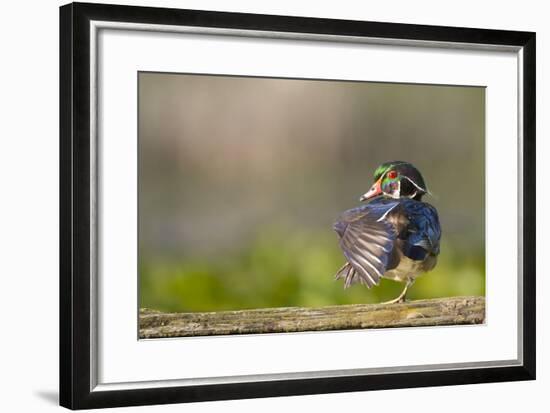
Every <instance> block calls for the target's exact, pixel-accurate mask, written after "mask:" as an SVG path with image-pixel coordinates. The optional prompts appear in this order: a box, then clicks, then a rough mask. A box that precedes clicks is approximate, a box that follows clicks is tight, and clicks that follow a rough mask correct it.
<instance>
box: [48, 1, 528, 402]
mask: <svg viewBox="0 0 550 413" xmlns="http://www.w3.org/2000/svg"><path fill="white" fill-rule="evenodd" d="M92 20H102V21H119V22H132V23H149V24H151V23H152V24H158V25H186V26H200V27H208V28H231V29H244V30H247V29H249V30H262V31H278V32H292V33H310V34H311V33H313V34H327V35H336V36H360V37H375V38H379V39H405V40H426V41H437V42H450V43H471V44H478V45H508V46H516V47H518V48H521V50H522V53H523V59H522V62H523V67H522V68H521V72H522V75H523V102H522V110H523V119H522V128H523V130H522V132H523V137H524V141H523V159H522V165H523V171H521V172H520V173H521V174H522V176H523V190H524V197H523V199H522V203H523V205H522V207H523V208H522V209H523V217H522V224H523V225H522V229H523V234H522V236H523V263H522V265H523V268H522V270H523V279H522V294H523V312H522V320H521V321H522V323H523V337H522V338H521V340H522V348H523V365H520V366H514V367H485V368H475V369H457V370H449V369H447V370H439V371H425V372H410V373H387V374H376V375H368V376H362V375H353V376H338V377H329V378H311V379H296V380H275V381H258V382H247V383H228V384H215V385H197V386H189V387H157V388H147V389H136V390H113V391H92V390H91V381H90V380H91V379H90V377H91V369H92V365H91V353H90V343H91V339H92V338H91V329H90V323H91V319H90V317H91V302H90V294H91V287H90V260H91V256H90V242H91V241H90V231H91V225H92V221H91V216H90V208H89V206H90V190H91V184H92V183H91V181H90V167H91V165H90V149H91V148H90V140H89V136H90V126H91V125H90V109H91V108H90V21H92ZM535 42H536V40H535V33H532V32H518V31H502V30H485V29H472V28H458V27H436V26H423V25H410V24H394V23H378V22H366V21H345V20H333V19H318V18H304V17H287V16H273V15H254V14H242V13H226V12H211V11H196V10H179V9H167V8H149V7H132V6H118V5H106V4H85V3H72V4H68V5H65V6H62V7H61V8H60V119H59V122H60V404H61V405H62V406H64V407H67V408H71V409H84V408H102V407H114V406H130V405H145V404H165V403H180V402H196V401H211V400H226V399H240V398H258V397H273V396H290V395H306V394H319V393H336V392H352V391H363V390H379V389H397V388H412V387H424V386H445V385H456V384H471V383H485V382H501V381H516V380H533V379H535V354H536V348H535V341H536V339H535V328H536V327H535V324H536V323H535V321H536V319H535V307H536V301H535V299H536V298H535V270H536V268H535V252H536V250H535V238H536V237H535V197H536V194H535V92H536V91H535V54H536V46H535Z"/></svg>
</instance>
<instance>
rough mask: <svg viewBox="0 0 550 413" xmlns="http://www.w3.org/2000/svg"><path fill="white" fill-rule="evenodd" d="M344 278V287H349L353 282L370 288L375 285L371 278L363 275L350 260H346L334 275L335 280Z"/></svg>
mask: <svg viewBox="0 0 550 413" xmlns="http://www.w3.org/2000/svg"><path fill="white" fill-rule="evenodd" d="M342 278H343V279H344V288H349V287H350V286H351V285H352V284H354V283H357V282H359V283H361V284H363V285H366V286H367V287H368V288H371V287H372V286H373V285H374V283H373V282H372V281H371V280H370V279H367V278H366V277H362V276H361V274H359V273H358V272H357V271H356V270H355V268H353V267H352V266H351V264H350V263H349V262H346V263H345V264H344V265H343V266H342V268H340V269H339V270H338V272H337V273H336V275H335V276H334V279H335V280H340V279H342Z"/></svg>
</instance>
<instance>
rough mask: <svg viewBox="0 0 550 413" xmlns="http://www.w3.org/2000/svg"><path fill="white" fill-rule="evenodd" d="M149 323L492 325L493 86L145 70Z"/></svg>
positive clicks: (229, 328) (149, 333)
mask: <svg viewBox="0 0 550 413" xmlns="http://www.w3.org/2000/svg"><path fill="white" fill-rule="evenodd" d="M138 124H139V125H138V126H139V159H138V194H139V199H138V205H139V208H138V210H139V213H138V221H139V222H138V228H139V231H138V232H139V237H138V243H139V245H138V251H139V288H138V291H139V303H140V304H139V305H140V314H139V317H140V322H139V327H140V331H139V335H140V337H141V338H160V337H179V336H197V335H199V336H200V335H224V334H255V333H273V332H276V333H281V332H297V331H321V330H343V329H356V328H383V327H415V326H418V327H420V326H434V325H454V324H480V323H483V322H484V318H485V306H484V305H485V304H484V296H485V196H484V193H485V88H483V87H471V86H446V85H428V84H404V83H376V82H364V81H341V80H323V79H286V78H261V77H250V76H225V75H205V74H182V73H155V72H139V73H138Z"/></svg>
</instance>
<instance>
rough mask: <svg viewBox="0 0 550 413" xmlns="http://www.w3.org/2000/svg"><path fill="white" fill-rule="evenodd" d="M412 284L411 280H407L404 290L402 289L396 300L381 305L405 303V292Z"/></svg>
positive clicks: (412, 280)
mask: <svg viewBox="0 0 550 413" xmlns="http://www.w3.org/2000/svg"><path fill="white" fill-rule="evenodd" d="M413 284H414V279H412V278H407V283H406V284H405V288H404V289H403V291H401V294H399V295H398V296H397V297H396V298H394V299H393V300H390V301H384V302H383V303H381V304H396V303H402V302H404V301H405V297H406V295H407V290H408V289H409V287H410V286H411V285H413Z"/></svg>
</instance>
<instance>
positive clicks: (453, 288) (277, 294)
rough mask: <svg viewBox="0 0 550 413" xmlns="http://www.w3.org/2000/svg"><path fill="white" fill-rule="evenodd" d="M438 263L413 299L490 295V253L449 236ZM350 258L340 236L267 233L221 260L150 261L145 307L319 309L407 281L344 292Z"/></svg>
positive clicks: (376, 297) (377, 295) (382, 294)
mask: <svg viewBox="0 0 550 413" xmlns="http://www.w3.org/2000/svg"><path fill="white" fill-rule="evenodd" d="M442 245H443V247H442V253H441V255H440V257H439V262H438V265H437V266H436V268H435V269H434V270H433V271H432V272H429V273H426V274H424V275H423V276H421V277H419V278H418V279H417V281H416V283H415V284H414V286H413V287H412V289H410V290H409V294H408V298H410V299H421V298H436V297H447V296H458V295H484V294H485V273H484V267H485V263H484V259H483V256H476V257H474V256H471V255H470V256H467V258H464V255H463V254H460V253H459V251H456V250H453V249H452V248H451V246H450V245H447V244H446V243H445V239H443V241H442ZM343 263H344V260H343V256H342V253H341V251H340V249H339V248H338V243H337V238H336V234H332V233H330V232H329V231H327V232H323V233H313V232H303V233H296V232H295V231H290V230H289V231H281V230H280V229H272V230H265V231H264V232H263V233H262V235H261V236H259V237H258V238H257V239H255V240H253V242H252V243H251V244H250V245H246V246H243V247H242V248H240V249H239V250H238V251H234V252H232V253H230V254H226V255H225V256H219V257H217V258H216V259H215V260H208V259H206V258H205V257H203V258H202V259H201V258H200V257H195V258H194V259H189V260H185V261H181V262H178V261H174V260H161V261H159V262H155V261H147V260H146V259H143V260H142V262H141V265H140V273H141V284H140V287H141V294H140V296H141V307H148V308H154V309H158V310H161V311H174V312H175V311H180V312H185V311H220V310H236V309H249V308H269V307H286V306H301V307H317V306H326V305H339V304H359V303H376V302H380V301H384V300H389V299H391V298H394V297H395V296H397V295H398V294H399V292H400V291H401V289H402V288H403V285H402V284H400V283H397V282H394V281H391V280H385V279H383V280H382V281H381V283H380V285H379V286H378V287H375V288H372V289H367V288H366V287H364V286H362V285H358V284H356V285H353V286H352V287H351V288H349V289H346V290H344V288H343V282H342V281H341V280H340V281H336V280H334V274H335V273H336V271H337V270H338V268H340V266H341V265H342V264H343Z"/></svg>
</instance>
